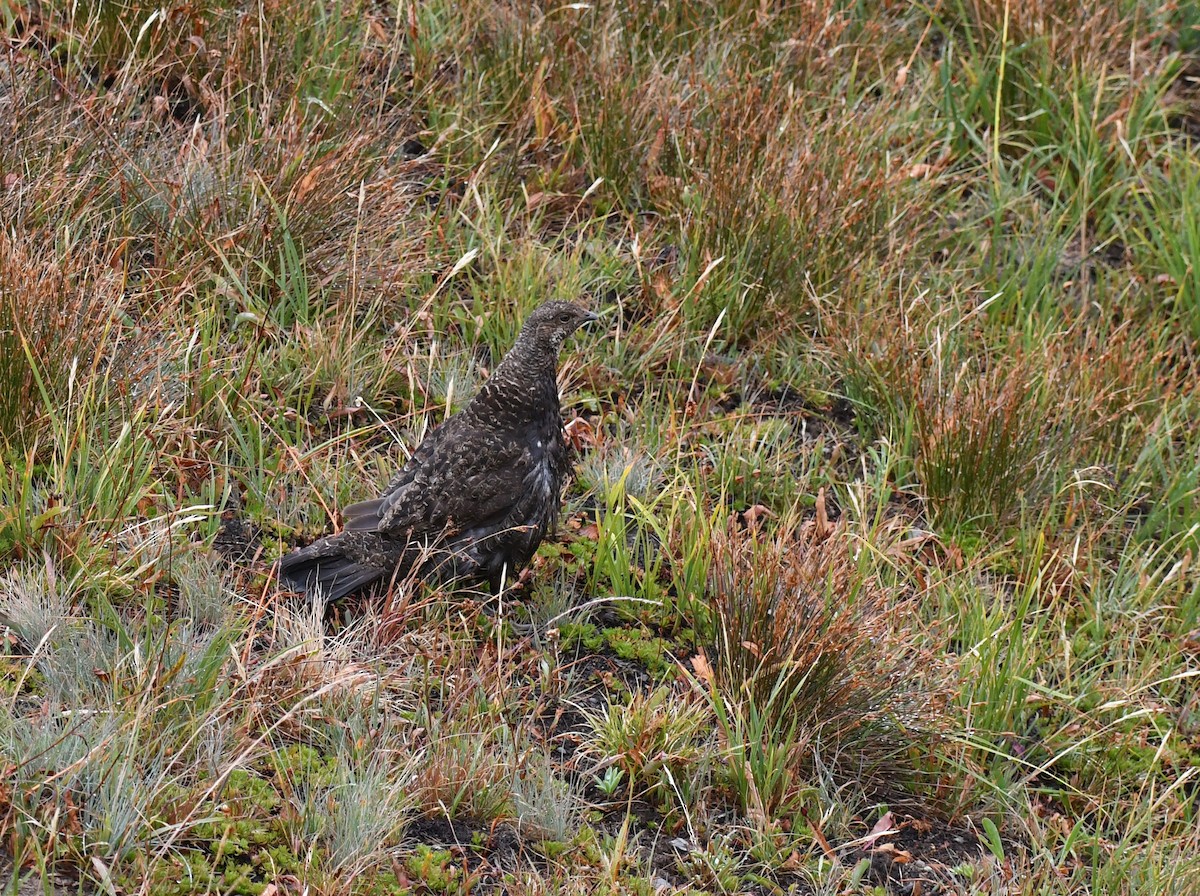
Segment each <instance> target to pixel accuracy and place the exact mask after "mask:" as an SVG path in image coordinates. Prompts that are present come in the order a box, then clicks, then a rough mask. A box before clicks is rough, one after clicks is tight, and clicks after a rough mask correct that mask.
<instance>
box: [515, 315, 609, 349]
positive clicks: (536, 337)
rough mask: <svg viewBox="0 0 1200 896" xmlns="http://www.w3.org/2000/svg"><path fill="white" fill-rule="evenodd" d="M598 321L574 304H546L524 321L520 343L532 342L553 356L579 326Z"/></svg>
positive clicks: (594, 316)
mask: <svg viewBox="0 0 1200 896" xmlns="http://www.w3.org/2000/svg"><path fill="white" fill-rule="evenodd" d="M594 320H598V318H597V317H596V315H595V314H593V313H592V312H590V311H588V310H587V309H586V308H583V307H580V306H579V305H576V304H575V303H574V302H546V303H545V304H544V305H541V306H539V307H538V308H537V310H536V311H534V312H533V313H532V314H530V315H529V317H527V318H526V319H525V325H524V326H523V327H521V336H520V341H521V342H533V343H536V344H538V345H540V346H544V347H545V348H546V349H549V350H550V351H551V352H552V353H553V354H554V355H557V354H558V350H559V349H560V348H562V344H563V342H564V341H565V340H566V338H567V337H568V336H570V335H571V334H572V333H574V332H575V331H576V330H577V329H578V328H579V327H580V326H582V325H583V324H586V323H591V322H592V321H594Z"/></svg>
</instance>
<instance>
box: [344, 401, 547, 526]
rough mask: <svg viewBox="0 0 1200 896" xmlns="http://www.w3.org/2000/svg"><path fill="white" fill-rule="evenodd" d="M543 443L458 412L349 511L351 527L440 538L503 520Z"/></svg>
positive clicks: (345, 517) (346, 521) (347, 519)
mask: <svg viewBox="0 0 1200 896" xmlns="http://www.w3.org/2000/svg"><path fill="white" fill-rule="evenodd" d="M545 444H546V441H545V440H543V439H536V440H528V439H522V438H519V437H517V436H513V435H510V434H506V433H498V432H492V431H487V430H480V429H473V428H471V427H469V426H465V425H463V421H462V419H461V418H457V417H452V418H450V419H449V420H447V421H446V422H445V423H444V424H443V425H442V426H441V427H440V428H438V429H436V430H434V432H432V433H431V434H430V435H429V437H428V438H426V439H425V441H423V442H422V443H421V444H420V446H418V448H417V450H416V451H415V452H413V455H412V457H411V458H409V460H408V463H406V464H405V465H404V467H403V469H401V471H400V472H399V473H398V474H397V475H396V477H395V479H393V480H392V482H391V484H390V485H388V487H387V489H386V490H385V491H384V493H383V495H381V496H380V497H379V498H376V499H375V500H373V501H364V502H362V503H360V504H354V505H351V506H350V507H347V508H346V510H345V512H344V520H345V527H346V528H347V529H362V530H372V531H377V532H393V533H400V532H405V533H408V534H410V536H416V537H420V536H422V535H427V536H431V537H435V536H441V535H453V534H454V533H455V532H457V531H459V530H461V529H464V528H471V527H474V526H477V525H480V524H481V523H485V522H489V521H492V520H499V519H503V518H504V516H505V515H506V514H507V513H508V511H509V509H510V508H511V507H512V506H513V504H514V503H515V502H517V501H518V500H519V498H520V495H521V493H522V489H523V484H524V482H525V479H526V475H527V473H528V472H529V470H530V469H531V468H533V467H534V465H535V464H537V463H538V462H539V460H540V459H541V455H542V453H543V452H544V451H545V450H546V448H545V447H543V446H544V445H545Z"/></svg>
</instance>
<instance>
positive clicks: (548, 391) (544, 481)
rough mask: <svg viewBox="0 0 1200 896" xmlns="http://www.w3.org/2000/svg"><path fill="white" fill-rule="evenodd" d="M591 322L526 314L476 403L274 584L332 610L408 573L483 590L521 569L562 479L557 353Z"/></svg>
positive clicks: (562, 313)
mask: <svg viewBox="0 0 1200 896" xmlns="http://www.w3.org/2000/svg"><path fill="white" fill-rule="evenodd" d="M595 319H596V316H595V315H594V314H592V313H590V312H588V311H585V310H584V309H583V308H580V307H579V306H578V305H575V304H572V303H570V302H547V303H546V304H544V305H542V306H541V307H539V308H538V309H537V310H536V311H534V312H533V313H532V314H531V315H530V316H529V317H528V319H527V320H526V321H525V325H524V326H523V327H522V328H521V333H520V335H519V336H518V337H517V342H516V344H515V345H514V346H513V347H512V349H511V350H510V351H509V353H508V354H507V355H505V356H504V359H503V360H502V361H501V362H500V364H499V365H498V366H497V367H496V370H495V372H493V374H492V376H491V377H490V378H489V379H488V380H487V382H486V383H484V385H483V388H482V389H480V390H479V393H478V394H477V395H476V396H475V397H474V398H473V399H471V401H470V402H469V403H468V404H467V406H466V407H465V408H463V409H462V410H461V411H460V412H459V413H457V414H455V415H453V416H452V417H450V418H449V419H448V420H446V422H445V423H443V424H442V425H441V426H440V427H438V428H437V429H435V430H434V431H433V432H432V433H430V434H429V436H428V437H426V439H425V441H423V442H422V443H421V444H420V445H419V446H418V447H417V450H416V451H414V452H413V455H412V457H411V458H409V461H408V463H406V464H405V465H404V468H403V469H402V470H401V471H400V472H399V473H398V474H397V475H396V477H395V479H393V480H392V482H391V483H390V484H389V485H388V487H387V488H386V489H384V491H383V494H382V495H380V496H379V497H378V498H375V499H374V500H371V501H363V502H362V503H361V504H353V505H351V506H350V507H347V508H346V510H345V512H344V514H343V516H344V521H345V528H344V529H343V530H342V531H341V532H339V533H338V534H336V535H331V536H329V537H327V538H323V539H321V540H320V541H317V542H315V543H313V544H311V545H309V546H308V547H306V548H301V549H300V550H296V551H293V552H292V553H290V554H288V555H287V556H286V557H284V558H283V559H282V560H281V561H280V565H279V578H280V581H281V582H282V584H283V585H284V586H285V587H288V588H291V589H293V590H295V591H306V592H307V591H312V590H314V589H317V588H319V589H320V591H321V593H322V594H323V595H324V596H325V597H326V598H328V599H330V600H337V599H338V598H341V597H344V596H345V595H347V594H350V593H351V592H354V591H358V590H360V589H363V588H367V587H370V586H373V585H378V584H382V585H384V586H386V585H388V584H389V583H390V582H392V581H393V580H396V579H400V578H404V577H406V576H407V575H409V574H410V573H413V572H415V573H416V574H417V575H418V576H419V577H420V578H422V579H426V580H429V581H439V582H445V581H450V580H453V579H486V580H488V581H489V582H490V583H491V585H492V588H493V590H495V589H497V588H498V587H499V583H500V581H501V579H502V578H503V577H504V576H505V575H507V576H509V577H511V576H512V575H513V574H514V573H515V572H516V571H517V570H519V569H520V568H521V567H522V566H524V565H525V564H526V563H528V562H529V559H530V557H532V556H533V552H534V551H535V550H537V546H538V545H539V544H540V543H541V541H542V538H543V537H544V536H545V535H546V533H547V532H548V531H550V530H551V529H552V528H553V527H554V524H555V522H556V520H557V517H558V511H559V498H560V492H561V489H562V482H563V478H564V477H565V476H566V474H567V469H568V458H567V446H566V444H565V443H564V442H563V435H562V414H561V411H560V409H559V404H558V379H557V372H556V371H557V365H558V352H559V349H560V348H561V347H562V344H563V341H564V340H565V339H566V338H567V337H568V336H570V335H571V333H573V332H574V331H575V329H576V328H577V327H579V326H580V324H583V323H586V322H588V321H592V320H595Z"/></svg>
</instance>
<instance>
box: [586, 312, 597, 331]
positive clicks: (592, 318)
mask: <svg viewBox="0 0 1200 896" xmlns="http://www.w3.org/2000/svg"><path fill="white" fill-rule="evenodd" d="M599 319H600V315H599V314H596V313H594V312H592V311H589V312H587V314H585V315H584V317H583V326H585V327H586V326H587V325H588V324H594V323H595V322H596V321H598V320H599Z"/></svg>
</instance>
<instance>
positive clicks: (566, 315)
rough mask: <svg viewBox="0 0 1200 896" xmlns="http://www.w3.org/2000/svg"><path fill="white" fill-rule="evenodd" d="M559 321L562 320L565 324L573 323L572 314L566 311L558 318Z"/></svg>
mask: <svg viewBox="0 0 1200 896" xmlns="http://www.w3.org/2000/svg"><path fill="white" fill-rule="evenodd" d="M558 319H559V320H561V321H562V322H563V323H564V324H566V323H570V322H571V312H570V311H564V312H563V313H562V314H560V315H559V316H558Z"/></svg>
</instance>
